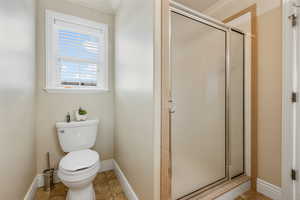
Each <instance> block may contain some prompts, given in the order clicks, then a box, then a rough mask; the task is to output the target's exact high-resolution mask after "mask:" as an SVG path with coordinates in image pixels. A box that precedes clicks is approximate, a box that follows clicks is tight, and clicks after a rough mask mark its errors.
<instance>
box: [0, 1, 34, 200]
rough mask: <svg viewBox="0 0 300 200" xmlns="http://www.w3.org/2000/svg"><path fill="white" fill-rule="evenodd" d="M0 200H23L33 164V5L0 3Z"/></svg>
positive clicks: (13, 2)
mask: <svg viewBox="0 0 300 200" xmlns="http://www.w3.org/2000/svg"><path fill="white" fill-rule="evenodd" d="M0 5H1V6H0V27H1V31H0V44H1V45H0V107H1V108H0V122H1V123H0V137H1V140H0V158H1V164H0V180H1V187H0V199H7V200H20V199H23V198H24V196H25V194H26V192H27V190H28V188H29V186H30V184H31V183H32V180H33V178H34V177H35V174H36V164H35V134H34V119H35V1H34V0H9V1H7V0H1V1H0Z"/></svg>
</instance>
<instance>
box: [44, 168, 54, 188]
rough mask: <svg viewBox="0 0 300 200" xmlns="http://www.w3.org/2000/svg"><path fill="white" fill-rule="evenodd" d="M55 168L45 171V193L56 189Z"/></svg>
mask: <svg viewBox="0 0 300 200" xmlns="http://www.w3.org/2000/svg"><path fill="white" fill-rule="evenodd" d="M54 173H55V170H54V168H51V169H45V170H44V171H43V176H44V191H50V190H52V189H53V188H54Z"/></svg>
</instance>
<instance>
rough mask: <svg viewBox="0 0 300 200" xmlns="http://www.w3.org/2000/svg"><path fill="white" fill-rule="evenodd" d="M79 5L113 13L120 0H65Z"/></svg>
mask: <svg viewBox="0 0 300 200" xmlns="http://www.w3.org/2000/svg"><path fill="white" fill-rule="evenodd" d="M67 1H69V2H72V3H75V4H79V5H81V6H84V7H87V8H92V9H96V10H99V11H102V12H105V13H110V14H113V13H115V11H116V9H117V7H118V6H119V3H120V0H67Z"/></svg>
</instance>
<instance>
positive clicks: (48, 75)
mask: <svg viewBox="0 0 300 200" xmlns="http://www.w3.org/2000/svg"><path fill="white" fill-rule="evenodd" d="M45 20H46V29H45V31H46V33H45V37H46V70H45V90H46V91H47V92H49V93H97V92H106V91H109V74H108V72H109V68H108V49H109V48H108V41H109V40H108V25H107V24H101V23H97V22H94V21H90V20H86V19H83V18H80V17H75V16H71V15H66V14H62V13H58V12H54V11H52V10H46V18H45ZM55 20H60V21H64V22H67V23H70V24H74V25H81V26H83V27H87V28H92V29H101V30H104V37H105V41H104V51H105V52H104V53H105V55H104V63H103V64H102V65H101V64H100V63H99V64H98V67H101V68H100V69H97V70H98V71H101V73H98V74H97V86H78V87H76V86H72V87H63V86H57V66H56V53H57V50H56V48H55V47H56V40H57V37H56V35H55V32H56V31H55V24H54V23H55ZM83 29H84V28H83Z"/></svg>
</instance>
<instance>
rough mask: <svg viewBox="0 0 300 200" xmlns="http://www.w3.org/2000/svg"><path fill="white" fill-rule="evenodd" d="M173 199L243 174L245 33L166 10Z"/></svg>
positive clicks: (186, 11)
mask: <svg viewBox="0 0 300 200" xmlns="http://www.w3.org/2000/svg"><path fill="white" fill-rule="evenodd" d="M170 38H171V41H170V44H171V46H170V50H171V51H170V59H171V60H170V63H171V72H170V79H171V80H170V81H171V96H172V99H171V100H170V101H171V102H172V108H171V110H170V115H171V117H170V123H171V133H170V135H171V160H172V164H171V168H172V199H189V198H191V197H193V196H195V195H198V194H199V193H201V192H202V191H204V190H206V189H208V188H211V187H214V186H216V185H218V184H220V183H223V182H225V181H228V180H230V179H232V178H235V177H237V176H240V175H243V174H244V34H243V33H242V32H241V31H239V30H235V29H233V28H230V27H227V26H226V25H223V24H222V23H218V22H215V21H214V20H212V19H209V18H207V17H205V16H203V15H201V14H199V13H197V12H194V11H192V10H189V9H187V8H185V7H183V6H181V5H179V4H173V6H172V7H171V10H170Z"/></svg>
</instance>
